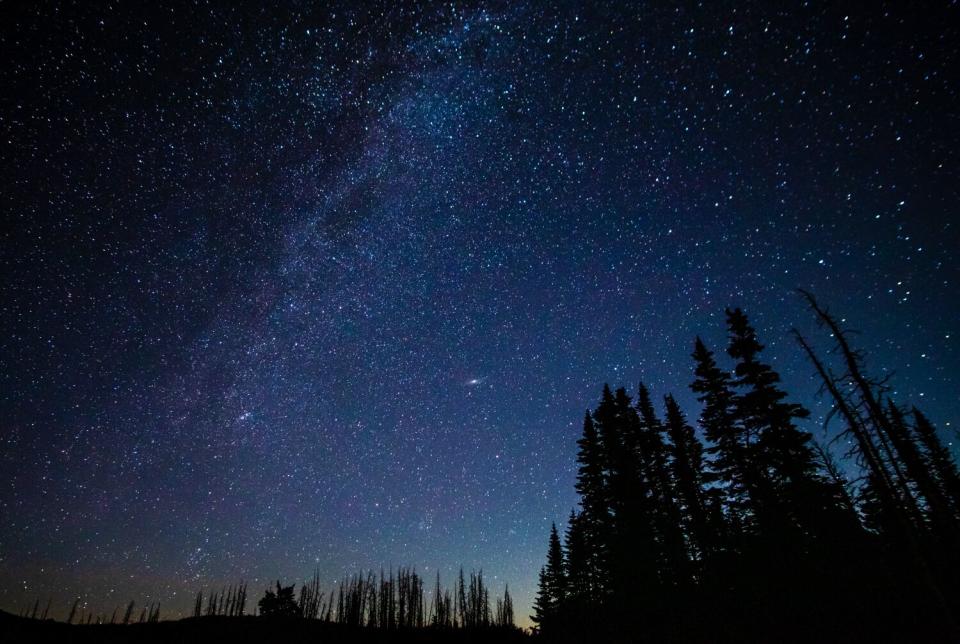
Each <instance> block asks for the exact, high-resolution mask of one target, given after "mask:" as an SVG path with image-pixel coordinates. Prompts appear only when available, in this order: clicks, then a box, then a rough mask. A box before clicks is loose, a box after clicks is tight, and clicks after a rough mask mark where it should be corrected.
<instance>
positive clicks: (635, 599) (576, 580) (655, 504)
mask: <svg viewBox="0 0 960 644" xmlns="http://www.w3.org/2000/svg"><path fill="white" fill-rule="evenodd" d="M801 294H802V296H803V297H804V298H805V299H806V302H807V304H808V305H809V308H810V310H811V312H812V314H813V315H814V316H815V318H816V320H817V322H818V323H819V328H820V329H821V330H822V332H823V334H824V336H825V338H826V339H827V341H829V342H830V344H831V346H830V348H829V351H826V352H823V353H818V351H817V349H815V348H814V342H813V341H811V340H809V339H808V338H807V337H805V336H803V335H802V334H800V332H799V331H796V330H794V331H793V336H794V339H795V340H796V342H797V344H798V347H799V350H800V351H802V352H803V353H804V354H805V355H806V357H807V358H808V359H809V362H810V365H811V370H812V371H813V372H814V373H815V374H816V376H817V377H818V378H819V380H820V382H821V393H822V395H823V396H825V397H826V398H827V400H828V401H829V402H830V403H831V409H832V410H831V412H830V414H829V415H828V417H827V422H830V421H837V422H838V423H839V424H840V427H839V430H838V431H834V432H833V434H832V438H831V440H830V441H828V442H825V443H823V442H818V441H815V440H814V439H813V435H812V434H811V433H810V432H807V431H804V430H803V429H801V427H800V424H799V421H801V420H804V419H807V418H808V417H809V416H810V413H809V411H808V410H807V409H805V408H804V407H803V406H802V405H800V404H798V403H796V402H792V401H791V400H790V398H789V396H788V394H787V392H786V391H784V389H783V388H782V386H781V378H780V375H779V374H778V373H777V371H776V370H775V369H774V368H773V366H772V365H770V364H768V363H766V362H764V360H763V357H762V356H763V351H764V345H763V344H761V342H760V339H759V338H758V335H757V333H756V331H755V329H754V327H753V326H751V324H750V321H749V319H748V317H747V316H746V314H745V313H744V312H743V311H741V310H740V309H728V310H727V311H726V326H727V331H728V343H727V346H726V355H727V358H728V359H721V358H720V357H718V355H717V353H716V352H715V351H714V350H712V349H711V348H709V347H707V346H706V344H705V343H704V342H703V341H702V340H701V339H700V338H696V339H695V341H694V343H693V351H692V356H691V357H692V370H691V382H690V384H689V386H690V389H691V390H692V391H693V392H694V393H695V395H696V398H697V400H698V401H699V402H700V410H699V415H698V418H697V419H696V421H695V422H693V423H691V421H689V420H688V417H687V416H686V415H685V413H684V412H683V410H681V408H680V406H679V404H678V403H677V401H676V399H675V398H674V397H673V396H672V395H666V396H665V397H664V398H663V400H662V406H658V405H657V404H655V403H654V399H653V397H652V395H651V393H650V391H649V390H648V388H647V387H646V386H644V385H643V384H641V385H640V386H639V388H638V390H637V393H636V396H631V395H629V394H628V393H627V391H626V390H625V389H623V388H619V389H616V390H614V389H612V388H611V387H609V386H604V388H603V391H602V393H601V396H600V401H599V404H597V405H596V407H595V408H594V409H593V410H589V411H587V412H586V414H585V416H584V419H583V432H582V436H581V438H580V439H579V440H578V442H577V453H576V462H577V465H578V469H577V476H576V491H577V492H578V494H579V496H580V501H579V508H578V509H576V510H573V511H571V513H570V515H569V518H568V520H567V524H566V526H565V528H564V530H563V534H562V535H561V532H560V530H559V529H558V528H557V526H556V525H555V524H554V525H553V526H552V528H551V530H550V533H549V537H548V547H547V557H546V562H545V565H544V566H543V567H542V568H541V570H540V573H539V584H538V592H537V596H536V599H535V603H534V606H533V615H532V616H531V619H532V621H533V623H534V628H533V629H532V635H534V636H536V637H537V638H539V639H542V640H545V641H560V642H580V641H583V642H594V641H596V642H621V641H622V642H641V641H646V642H715V643H725V642H731V643H732V642H866V641H897V642H901V641H902V642H950V641H960V638H958V630H957V623H956V615H957V614H960V586H958V584H957V580H958V579H960V555H958V551H957V545H958V544H960V539H958V537H960V474H958V468H957V464H956V462H955V460H954V458H953V456H952V454H951V453H950V451H949V449H948V447H947V446H946V445H945V443H944V442H943V441H942V439H941V437H940V434H939V433H938V431H937V429H936V428H935V427H934V426H933V425H932V424H931V422H930V421H929V419H928V418H927V417H926V416H924V414H923V413H922V411H921V410H919V409H917V408H916V407H906V406H903V405H902V404H901V403H900V402H899V401H897V400H895V399H894V397H893V395H892V390H891V388H890V387H889V386H888V384H887V382H886V379H883V378H877V377H875V376H873V375H872V374H871V372H870V371H869V370H868V369H867V366H866V361H865V358H864V356H863V354H862V353H861V352H859V351H858V350H857V349H856V348H854V347H853V345H852V344H851V341H850V338H851V332H849V331H847V330H845V329H843V328H841V326H840V323H839V322H838V320H837V318H835V317H834V316H833V315H831V314H830V313H829V312H828V311H827V310H825V309H824V308H823V307H821V305H820V304H819V303H818V302H817V301H816V300H815V299H814V298H813V296H812V295H810V294H809V293H806V292H803V291H801ZM823 356H826V357H823ZM658 407H659V409H658ZM430 585H431V587H430V588H429V589H428V588H427V582H426V580H425V579H424V578H423V577H421V576H420V575H419V574H418V573H417V572H416V571H415V570H414V569H412V568H398V569H396V570H395V571H394V570H391V571H388V572H386V573H385V572H384V571H382V570H381V571H380V572H379V574H377V573H374V572H373V571H371V572H367V573H360V574H356V575H353V576H352V577H348V578H345V579H343V580H342V581H341V582H340V583H339V584H337V585H336V587H335V589H334V590H331V591H329V592H327V591H325V590H324V589H323V588H322V587H321V580H320V575H319V573H316V574H315V575H314V577H313V579H312V580H310V581H307V582H305V583H303V584H301V585H300V588H299V592H297V589H296V586H295V585H290V586H285V585H283V584H281V582H280V581H279V580H277V581H276V584H275V586H274V587H273V588H268V589H267V590H266V591H265V592H264V594H263V596H262V597H261V598H260V599H259V600H258V601H257V602H256V604H255V605H251V602H248V585H247V584H246V583H243V582H241V583H240V584H238V585H235V586H230V587H225V588H223V589H221V590H220V591H211V592H207V593H204V592H202V591H201V592H199V593H198V594H197V596H196V599H195V602H194V609H193V614H192V616H191V617H189V618H186V619H182V620H179V621H176V622H172V621H161V620H160V606H159V604H153V605H150V606H146V607H140V608H139V613H138V610H137V606H136V605H135V603H134V602H130V603H129V604H127V605H126V606H125V607H118V608H117V609H116V610H114V611H113V613H112V614H111V615H110V616H109V617H107V616H106V615H94V614H93V613H87V614H84V612H83V611H82V609H81V610H79V611H78V606H79V605H80V602H79V600H77V601H75V602H74V603H73V605H72V608H71V610H70V612H69V617H68V618H67V619H66V621H65V622H53V621H52V620H49V619H47V614H48V612H49V609H50V602H49V600H48V602H47V603H46V607H45V608H41V602H40V600H39V599H37V600H36V601H35V602H34V603H33V604H32V607H27V608H24V609H23V610H22V611H21V614H20V615H19V616H14V615H10V614H7V613H0V633H4V634H6V635H8V636H13V637H14V639H16V638H21V639H37V638H45V639H58V640H64V641H112V642H119V641H200V640H210V639H213V640H217V639H230V640H234V641H260V640H263V639H264V638H271V637H276V636H282V637H300V638H319V639H326V640H330V641H350V642H356V641H360V642H366V641H371V642H373V641H391V642H393V641H426V642H434V641H436V642H446V641H469V642H474V641H475V642H481V641H483V642H509V641H517V640H521V639H527V638H528V637H529V636H530V634H528V633H525V632H524V631H522V630H521V629H519V628H517V627H516V625H515V619H514V609H513V600H512V597H511V595H510V591H509V588H507V587H505V588H504V591H503V595H502V596H500V597H499V598H495V599H494V600H493V601H491V597H490V590H489V588H488V586H487V584H486V582H485V580H484V578H483V573H482V572H471V573H469V575H465V574H464V572H463V570H462V569H461V570H460V572H459V575H458V576H457V577H456V579H455V580H454V582H453V584H452V586H451V587H447V588H445V587H444V586H443V585H442V584H441V579H440V576H439V574H437V575H436V577H435V579H431V580H430ZM251 613H253V615H252V614H251ZM138 614H139V616H138ZM254 615H256V616H254ZM8 641H11V640H8Z"/></svg>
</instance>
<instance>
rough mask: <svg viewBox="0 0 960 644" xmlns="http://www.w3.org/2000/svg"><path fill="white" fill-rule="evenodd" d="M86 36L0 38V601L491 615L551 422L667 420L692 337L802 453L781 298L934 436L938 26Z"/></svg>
mask: <svg viewBox="0 0 960 644" xmlns="http://www.w3.org/2000/svg"><path fill="white" fill-rule="evenodd" d="M96 4H97V3H93V2H76V3H73V2H64V3H22V6H19V7H16V6H13V3H9V2H3V3H0V14H2V20H0V24H2V27H0V58H2V61H3V62H2V64H0V88H2V91H0V178H2V193H0V204H2V213H3V222H4V224H3V227H2V232H0V241H2V245H0V271H2V275H3V280H2V285H0V517H2V518H0V608H4V609H8V610H19V609H21V608H22V607H24V606H25V605H27V604H30V605H32V603H33V601H34V600H35V599H36V598H37V597H41V598H42V600H41V601H45V600H46V597H47V596H50V595H52V596H53V598H54V605H53V608H52V612H53V614H54V615H56V616H60V617H62V616H63V614H65V613H66V612H67V610H68V609H69V605H70V603H71V601H72V598H73V597H75V596H78V595H80V596H82V597H83V598H84V599H85V600H87V601H88V604H87V606H88V608H90V609H93V610H97V611H106V612H107V613H108V614H109V612H110V611H111V610H112V609H113V607H114V606H116V605H118V604H125V603H126V602H127V601H129V600H130V599H135V600H136V601H137V603H138V605H143V604H144V603H147V602H150V601H157V600H159V601H160V602H161V603H162V609H163V614H164V616H166V617H171V616H174V615H175V614H176V613H177V612H178V611H181V610H188V609H189V607H191V606H192V600H193V596H194V594H195V593H196V591H197V590H198V589H200V588H201V587H202V588H205V589H209V588H212V587H216V588H217V589H219V588H220V587H221V586H222V585H224V584H228V583H231V582H236V581H238V580H239V579H240V578H241V577H242V578H244V579H246V580H249V581H250V587H251V596H252V597H253V598H254V599H255V598H256V597H259V595H260V593H261V592H262V589H263V588H264V587H266V585H267V583H269V582H270V581H272V580H274V579H276V578H277V577H279V578H281V579H282V580H284V581H288V582H294V581H296V582H299V581H302V580H303V579H305V578H307V577H309V576H310V575H312V572H313V570H314V568H318V569H319V570H320V572H321V575H322V576H323V578H324V579H326V580H328V586H331V585H332V583H333V581H334V580H335V579H337V578H339V577H341V576H343V575H344V574H348V573H351V572H356V571H358V570H359V569H361V568H370V567H372V568H375V569H377V570H379V569H380V567H381V566H384V567H389V566H391V565H393V566H396V565H407V564H409V565H413V566H416V567H417V569H418V571H420V572H422V573H424V574H425V576H426V577H427V578H428V579H429V578H432V576H433V574H434V573H435V571H436V570H437V568H438V567H439V569H440V570H441V573H442V575H443V576H444V578H445V579H447V580H450V578H451V575H452V574H453V572H454V571H455V570H456V568H457V567H458V566H459V565H461V564H462V565H463V566H464V567H465V568H466V569H467V570H469V569H471V568H480V567H482V568H483V570H484V572H485V575H486V576H487V578H488V580H489V581H490V582H491V586H492V591H495V592H497V593H499V592H501V591H502V587H503V583H504V582H508V583H509V584H510V587H511V590H512V592H513V593H514V596H515V597H516V600H517V609H518V615H523V616H525V615H526V614H527V613H528V612H529V605H530V601H531V598H532V594H533V591H534V586H535V581H536V574H537V571H538V569H539V567H540V566H541V565H542V563H543V561H544V555H545V550H546V537H547V533H548V530H549V526H550V522H551V521H557V522H562V521H564V520H565V518H566V516H567V515H568V514H569V512H570V510H571V508H572V507H574V505H575V503H576V495H575V492H574V490H573V479H574V473H575V463H574V456H575V453H576V445H575V441H576V439H577V438H578V436H579V433H580V430H581V422H582V418H583V412H584V409H585V408H587V407H588V406H593V405H594V404H595V402H596V401H597V399H598V397H599V393H600V388H601V387H602V385H603V383H604V382H608V381H609V382H610V383H611V384H613V385H623V386H626V387H627V388H628V390H631V391H635V389H636V386H637V384H638V383H639V382H640V381H641V380H643V381H645V382H646V383H647V384H648V385H649V386H650V387H651V389H652V391H653V393H654V395H655V396H656V397H657V400H659V399H660V396H662V395H663V394H666V393H668V392H670V391H673V392H675V393H676V394H677V395H678V398H679V400H680V401H681V403H682V404H683V406H684V407H685V409H686V411H687V412H688V414H689V415H690V416H691V417H695V416H696V414H697V407H696V404H695V401H694V400H693V398H692V394H690V392H689V391H688V390H687V388H686V387H687V384H688V383H689V382H690V381H691V379H692V364H691V361H690V359H689V354H690V352H691V350H692V343H693V339H694V337H695V336H696V335H697V334H701V335H703V337H704V338H705V340H706V341H707V342H708V344H709V345H711V346H712V347H713V348H715V349H721V350H722V348H723V347H722V346H721V345H722V343H723V340H724V336H725V333H724V329H723V310H724V307H726V306H734V305H736V306H742V307H743V308H744V309H745V310H746V311H747V312H748V313H749V314H750V315H751V316H752V319H753V320H754V322H755V324H756V326H757V328H758V330H759V331H760V333H761V340H764V341H765V342H766V343H767V345H768V351H767V352H766V353H765V355H766V357H767V359H769V360H770V361H771V362H773V364H774V366H775V367H776V368H777V369H778V370H780V371H781V372H782V373H783V377H784V380H785V383H786V387H787V388H788V390H790V391H791V392H792V395H793V399H794V400H797V401H799V402H802V403H804V404H806V405H808V406H810V407H811V408H812V409H813V410H814V412H815V413H814V415H813V418H812V419H811V420H810V421H809V422H808V423H806V425H805V426H804V428H805V429H807V430H808V431H812V432H814V433H815V434H816V435H818V436H819V435H822V429H821V421H822V418H823V415H824V413H825V412H826V407H825V405H824V403H823V402H822V401H818V400H817V398H816V390H817V387H816V382H815V381H814V379H813V373H812V370H811V368H810V367H809V366H808V365H807V364H806V363H805V362H804V361H803V359H802V356H801V355H800V353H799V352H798V350H797V349H796V348H795V346H794V345H793V343H792V341H791V340H790V338H789V337H788V332H789V330H790V328H791V327H793V326H799V327H800V328H802V329H804V330H805V331H808V332H810V333H812V334H814V337H815V339H816V340H817V342H818V344H819V346H820V347H821V348H823V349H826V348H827V346H828V345H829V343H828V341H827V339H826V338H825V337H824V336H823V335H822V334H817V332H816V329H815V326H814V325H813V324H812V318H811V316H810V315H809V313H808V312H807V311H806V310H805V309H804V307H803V305H802V302H800V300H799V299H798V298H797V296H796V295H795V293H794V291H793V289H795V288H796V287H798V286H803V287H806V288H810V289H812V290H813V292H814V293H815V294H816V295H817V296H818V298H819V299H820V300H821V301H822V302H823V303H825V304H827V305H829V306H830V307H831V308H832V310H834V311H835V312H837V313H838V314H841V315H842V317H844V318H845V319H846V321H847V323H848V324H849V325H851V326H853V327H854V328H857V329H859V330H860V331H861V332H862V334H861V335H859V336H857V342H858V344H859V345H860V346H861V347H862V348H864V349H866V350H867V352H868V354H869V361H868V365H872V366H873V368H874V371H875V372H877V373H886V372H888V371H896V376H895V378H896V379H895V381H894V383H895V389H896V390H897V397H898V400H900V401H901V402H904V403H915V404H918V405H920V406H922V408H923V409H925V410H926V411H927V412H928V414H929V415H930V416H931V418H932V419H933V420H934V421H935V422H936V423H937V424H938V425H939V426H940V427H941V428H942V429H944V430H945V437H946V438H948V439H953V440H954V442H955V434H953V433H951V431H952V430H955V429H956V428H957V425H958V423H960V418H957V413H958V406H957V400H958V396H960V372H958V367H960V328H957V326H958V320H960V304H958V298H957V296H958V284H960V266H958V261H957V256H956V255H957V252H958V251H960V225H958V222H957V209H958V204H960V199H958V197H960V194H958V191H960V188H958V186H960V181H958V176H960V167H958V153H957V149H956V147H957V143H958V138H960V136H958V131H960V127H958V107H957V106H958V100H960V88H958V71H957V70H958V69H960V60H958V59H960V55H958V54H960V29H958V24H960V20H958V12H960V6H958V5H957V4H956V2H940V3H933V4H931V5H929V7H928V8H925V9H923V10H920V9H919V8H918V7H916V6H913V7H912V8H910V7H905V5H907V4H908V3H888V4H883V3H879V2H877V3H863V4H869V5H871V6H872V7H873V8H871V9H868V10H864V9H858V8H855V7H852V6H851V7H848V8H847V9H839V8H832V7H830V6H826V5H821V4H820V3H809V2H803V3H801V2H795V3H778V2H763V3H757V4H756V5H752V6H748V5H747V4H745V3H713V2H709V3H701V4H689V5H685V6H683V7H681V8H677V7H675V6H668V3H663V5H662V6H661V5H656V4H648V3H638V4H636V5H627V4H626V3H624V4H621V3H576V2H560V3H546V2H542V3H541V2H512V3H503V4H499V3H490V4H470V3H459V2H458V3H454V4H443V5H441V4H439V3H437V4H434V3H410V4H409V5H408V6H406V7H405V8H402V7H400V6H398V5H399V4H400V3H393V2H389V3H384V4H383V5H381V6H372V5H371V6H369V8H359V7H360V6H361V3H359V2H348V3H344V4H343V5H342V6H340V7H336V8H333V7H332V5H331V4H328V3H321V2H317V3H306V2H290V3H285V4H286V5H287V6H286V7H285V8H283V9H277V10H261V9H256V8H252V7H247V8H236V7H231V6H230V5H231V4H233V3H222V4H221V3H196V4H186V3H184V4H180V3H156V4H163V5H165V6H163V7H160V6H153V5H154V4H155V3H123V5H122V6H121V5H120V4H119V3H118V4H104V5H102V6H99V7H98V6H96ZM249 4H252V3H249ZM140 5H143V6H140ZM147 5H149V6H147ZM858 11H859V12H860V13H857V12H858ZM863 11H869V13H864V12H863ZM848 12H849V13H848ZM954 449H956V446H955V447H954Z"/></svg>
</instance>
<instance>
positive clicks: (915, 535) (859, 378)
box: [793, 289, 960, 641]
mask: <svg viewBox="0 0 960 644" xmlns="http://www.w3.org/2000/svg"><path fill="white" fill-rule="evenodd" d="M800 293H801V294H802V295H803V296H804V298H806V300H807V302H808V304H809V305H810V308H811V309H812V310H813V311H814V313H815V314H816V315H817V318H818V321H819V322H820V324H821V325H822V326H826V327H827V328H828V329H829V331H830V333H831V335H832V336H833V338H834V340H835V341H836V343H837V348H838V349H839V350H840V353H841V355H842V356H843V360H844V363H845V365H846V368H847V373H846V377H845V379H847V380H849V381H850V382H852V384H853V385H854V387H855V391H856V392H857V395H858V397H859V398H860V401H859V403H856V402H853V401H851V400H850V398H849V395H845V394H844V393H842V392H841V390H840V386H839V385H838V379H837V378H836V377H834V376H833V374H832V373H830V371H829V370H828V369H827V368H826V367H825V366H824V364H823V362H822V361H821V360H820V359H819V358H818V357H817V355H816V353H815V352H814V351H813V349H812V348H811V346H810V345H809V343H807V342H806V340H805V339H804V338H803V336H802V335H801V334H800V332H799V331H797V330H796V329H794V330H793V334H794V336H795V337H796V339H797V342H798V343H799V344H800V346H801V347H802V348H803V350H804V352H805V353H806V354H807V356H808V357H809V359H810V361H811V363H813V365H814V367H815V368H816V370H817V373H818V374H819V375H820V378H821V380H822V381H823V385H824V387H825V389H826V390H827V391H828V392H829V393H830V395H831V397H832V398H833V402H834V408H835V409H836V411H837V412H838V413H839V414H840V415H841V416H842V417H843V418H844V420H845V421H846V422H847V427H848V431H849V432H850V433H851V434H852V435H853V436H854V439H855V441H856V444H857V448H858V450H857V451H858V453H859V454H860V456H861V457H862V460H863V462H864V464H865V465H866V466H867V468H868V470H869V471H870V472H871V473H872V474H874V475H875V476H876V477H877V480H879V481H880V483H881V486H880V488H881V490H882V493H883V495H884V496H885V497H886V499H887V500H888V501H893V503H892V504H891V506H890V507H892V508H893V510H894V512H893V514H894V516H895V518H896V521H897V524H898V525H899V526H900V528H901V530H902V532H903V535H904V538H905V540H906V545H907V547H908V549H909V551H910V558H911V559H912V561H913V562H914V564H915V565H916V569H917V571H918V572H919V574H920V578H921V580H922V581H923V583H924V584H925V585H926V586H927V588H928V589H929V591H930V592H931V595H932V598H933V600H934V601H936V603H937V604H938V606H939V608H940V609H941V612H942V615H943V618H944V624H945V625H946V627H947V628H948V629H949V630H950V632H951V634H952V635H953V636H954V639H955V640H956V641H960V627H958V624H957V620H956V617H955V616H954V614H953V611H952V610H951V609H950V607H949V603H948V602H947V599H946V597H945V595H944V593H943V591H942V589H941V588H940V584H939V583H938V582H937V579H936V577H935V575H934V574H933V572H932V569H931V566H930V563H929V562H928V560H927V553H926V552H925V551H924V548H923V547H922V545H921V535H920V534H919V533H920V531H921V529H922V526H923V514H922V512H921V511H920V508H919V506H918V504H917V501H916V499H915V498H914V497H913V495H912V493H911V491H910V488H909V486H908V485H907V483H906V477H905V476H904V475H903V472H902V471H901V468H900V466H899V464H898V462H897V458H896V455H895V454H894V453H893V450H892V449H891V447H890V445H889V444H888V441H887V436H892V433H893V429H892V428H891V427H890V425H889V423H890V420H889V419H888V418H887V416H886V414H885V413H884V410H883V407H882V406H881V402H880V400H879V399H878V397H877V396H876V395H875V393H874V387H875V386H876V383H871V381H870V380H869V379H868V378H867V377H866V376H865V375H864V374H863V371H862V370H861V368H860V356H859V354H858V353H857V352H856V351H855V350H854V349H852V348H851V346H850V343H849V342H848V341H847V338H846V335H845V333H844V331H843V330H842V329H841V328H840V326H839V325H838V324H837V321H836V320H835V319H834V318H833V316H832V315H830V313H829V312H827V311H826V310H825V309H823V308H821V307H820V305H819V304H818V303H817V301H816V299H815V298H814V297H813V295H812V294H810V293H809V292H807V291H804V290H802V289H801V290H800ZM860 408H865V411H866V414H867V420H868V421H869V424H868V423H867V422H865V420H864V419H863V417H862V416H861V415H860V413H859V409H860ZM871 429H872V430H873V431H872V432H871V431H870V430H871ZM871 434H872V435H871ZM874 437H875V438H876V441H877V442H879V443H880V446H881V448H883V450H884V452H885V453H886V455H887V461H886V462H885V461H884V459H883V457H882V456H881V453H880V449H879V448H878V447H877V445H876V444H875V442H874ZM886 465H889V467H890V469H888V468H887V466H886ZM891 470H892V472H891Z"/></svg>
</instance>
